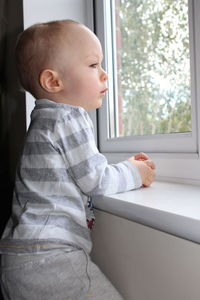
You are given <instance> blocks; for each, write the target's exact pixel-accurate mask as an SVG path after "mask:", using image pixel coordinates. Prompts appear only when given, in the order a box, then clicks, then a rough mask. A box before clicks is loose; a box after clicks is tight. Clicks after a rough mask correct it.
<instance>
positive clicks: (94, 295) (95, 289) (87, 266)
mask: <svg viewBox="0 0 200 300" xmlns="http://www.w3.org/2000/svg"><path fill="white" fill-rule="evenodd" d="M2 264H3V265H2V274H1V285H2V290H3V293H4V297H5V300H7V299H9V300H27V299H28V300H67V299H68V300H88V299H91V300H122V298H121V296H120V295H119V294H118V292H117V291H116V290H115V288H114V287H113V286H112V285H111V283H110V282H109V281H108V280H107V279H106V277H105V276H104V275H103V274H102V272H101V271H100V270H99V268H98V267H97V266H96V265H95V264H94V263H92V262H91V260H90V258H89V256H88V255H87V254H86V253H85V252H84V251H83V250H76V249H74V251H71V252H64V251H57V252H55V251H54V252H53V251H52V252H51V253H45V254H36V255H23V256H22V255H21V256H17V255H11V256H9V255H3V256H2Z"/></svg>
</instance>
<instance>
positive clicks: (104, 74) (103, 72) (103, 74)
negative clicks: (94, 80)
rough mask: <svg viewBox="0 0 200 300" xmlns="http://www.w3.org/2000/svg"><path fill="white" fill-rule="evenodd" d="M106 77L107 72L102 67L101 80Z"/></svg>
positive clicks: (104, 79)
mask: <svg viewBox="0 0 200 300" xmlns="http://www.w3.org/2000/svg"><path fill="white" fill-rule="evenodd" d="M107 79H108V74H107V73H106V71H104V70H103V69H102V74H101V80H102V81H106V80H107Z"/></svg>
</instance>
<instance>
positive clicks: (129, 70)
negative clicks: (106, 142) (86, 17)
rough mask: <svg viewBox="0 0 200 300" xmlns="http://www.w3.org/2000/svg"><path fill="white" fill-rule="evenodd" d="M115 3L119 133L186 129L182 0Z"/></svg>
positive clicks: (185, 37)
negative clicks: (119, 101) (120, 116)
mask: <svg viewBox="0 0 200 300" xmlns="http://www.w3.org/2000/svg"><path fill="white" fill-rule="evenodd" d="M116 3H118V4H117V5H116V16H117V19H116V24H117V26H118V27H119V28H118V29H119V30H120V33H121V37H120V38H121V46H120V47H118V49H117V51H118V54H117V56H118V58H119V57H120V60H119V68H118V73H119V74H118V75H119V78H120V85H119V86H120V89H121V91H120V93H121V96H122V99H123V101H122V118H123V128H122V129H121V132H120V135H126V136H129V135H144V134H156V133H171V132H186V131H191V95H190V59H189V29H188V3H187V0H177V1H173V0H160V1H159V2H156V4H155V1H153V0H118V1H116ZM118 45H119V42H118Z"/></svg>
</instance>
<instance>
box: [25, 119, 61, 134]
mask: <svg viewBox="0 0 200 300" xmlns="http://www.w3.org/2000/svg"><path fill="white" fill-rule="evenodd" d="M56 121H57V120H56V119H50V118H37V119H34V121H33V122H32V123H31V125H30V129H29V133H30V131H31V130H32V129H39V130H46V131H47V130H49V131H51V132H53V131H54V128H55V124H56Z"/></svg>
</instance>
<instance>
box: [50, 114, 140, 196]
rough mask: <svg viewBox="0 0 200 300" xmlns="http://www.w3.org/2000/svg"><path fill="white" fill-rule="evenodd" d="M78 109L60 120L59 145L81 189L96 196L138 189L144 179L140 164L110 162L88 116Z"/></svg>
mask: <svg viewBox="0 0 200 300" xmlns="http://www.w3.org/2000/svg"><path fill="white" fill-rule="evenodd" d="M78 112H79V113H77V112H76V114H74V117H72V116H70V118H69V117H68V118H66V119H65V121H64V122H59V128H58V132H59V138H58V139H57V141H56V147H58V149H59V151H60V153H61V155H62V156H63V159H64V161H65V164H66V166H67V170H68V172H69V173H70V175H71V176H72V178H73V180H74V181H75V183H76V184H77V185H78V186H79V188H80V189H81V191H82V192H83V193H85V194H87V195H88V196H96V195H104V194H114V193H119V192H125V191H128V190H132V189H136V188H139V187H140V186H141V185H142V181H141V176H140V174H139V171H138V169H137V167H135V166H134V165H132V164H131V163H130V162H129V161H123V162H120V163H118V164H108V162H107V160H106V157H105V156H104V155H102V154H101V153H100V152H99V151H98V149H97V147H96V143H95V139H94V134H93V126H92V123H91V120H90V118H89V115H88V114H87V112H86V111H84V110H82V109H79V111H78Z"/></svg>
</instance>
